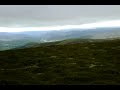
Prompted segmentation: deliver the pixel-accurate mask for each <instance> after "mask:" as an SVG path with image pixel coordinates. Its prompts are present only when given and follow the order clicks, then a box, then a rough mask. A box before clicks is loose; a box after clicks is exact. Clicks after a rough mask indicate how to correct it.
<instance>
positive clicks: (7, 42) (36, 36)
mask: <svg viewBox="0 0 120 90" xmlns="http://www.w3.org/2000/svg"><path fill="white" fill-rule="evenodd" d="M74 38H81V39H109V38H120V28H96V29H88V30H82V29H69V30H60V31H55V30H53V31H28V32H19V33H18V32H16V33H15V32H14V33H5V32H1V33H0V50H8V49H13V48H18V47H21V46H24V45H26V44H29V43H44V42H54V41H61V40H65V39H74Z"/></svg>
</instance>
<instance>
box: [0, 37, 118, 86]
mask: <svg viewBox="0 0 120 90" xmlns="http://www.w3.org/2000/svg"><path fill="white" fill-rule="evenodd" d="M119 53H120V40H119V39H116V40H106V41H101V42H84V43H74V44H63V45H50V46H45V47H33V48H26V49H18V50H17V49H16V50H7V51H0V84H21V85H27V84H39V85H57V84H62V85H71V84H72V85H74V84H77V85H82V84H88V85H93V84H94V85H95V84H107V85H110V84H115V85H116V84H119V85H120V55H119Z"/></svg>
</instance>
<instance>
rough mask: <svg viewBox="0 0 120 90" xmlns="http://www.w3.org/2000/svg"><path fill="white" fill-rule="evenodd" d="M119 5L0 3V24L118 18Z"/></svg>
mask: <svg viewBox="0 0 120 90" xmlns="http://www.w3.org/2000/svg"><path fill="white" fill-rule="evenodd" d="M119 16H120V6H119V5H1V6H0V26H5V27H10V26H12V27H14V26H20V27H22V26H27V27H29V26H48V25H64V24H82V23H89V22H96V21H101V20H110V19H120V17H119Z"/></svg>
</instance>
